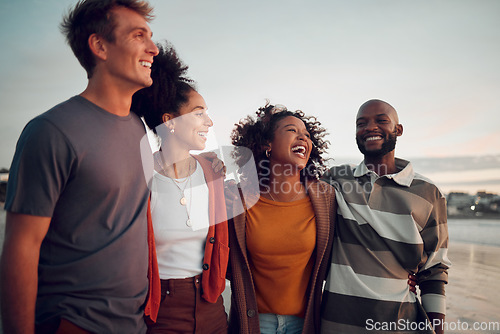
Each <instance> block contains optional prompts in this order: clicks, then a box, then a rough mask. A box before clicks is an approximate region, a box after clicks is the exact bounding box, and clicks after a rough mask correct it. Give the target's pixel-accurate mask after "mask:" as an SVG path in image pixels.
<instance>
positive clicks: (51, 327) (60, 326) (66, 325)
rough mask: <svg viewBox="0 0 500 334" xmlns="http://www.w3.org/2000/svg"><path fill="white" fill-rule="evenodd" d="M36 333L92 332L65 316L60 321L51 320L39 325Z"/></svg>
mask: <svg viewBox="0 0 500 334" xmlns="http://www.w3.org/2000/svg"><path fill="white" fill-rule="evenodd" d="M35 333H36V334H49V333H51V334H92V333H91V332H88V331H86V330H85V329H82V328H80V327H78V326H77V325H75V324H74V323H72V322H71V321H69V320H66V319H64V318H62V319H61V321H60V322H58V321H55V322H50V323H45V324H43V325H37V326H36V330H35Z"/></svg>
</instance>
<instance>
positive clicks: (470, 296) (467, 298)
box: [446, 242, 500, 333]
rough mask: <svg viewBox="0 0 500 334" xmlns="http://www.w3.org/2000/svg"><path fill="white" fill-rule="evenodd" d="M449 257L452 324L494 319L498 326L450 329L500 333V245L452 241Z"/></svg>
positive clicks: (449, 316) (448, 304) (448, 315)
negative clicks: (474, 329)
mask: <svg viewBox="0 0 500 334" xmlns="http://www.w3.org/2000/svg"><path fill="white" fill-rule="evenodd" d="M449 257H450V260H451V262H452V267H451V268H450V270H449V283H448V285H447V286H446V296H447V307H446V309H447V314H446V321H447V322H449V324H450V327H452V326H454V325H457V324H461V323H467V324H469V328H471V327H472V326H473V325H474V322H480V323H481V325H482V326H483V328H484V326H485V325H487V323H489V322H493V323H494V324H491V325H496V327H495V328H493V329H490V330H482V331H481V330H477V331H472V330H469V331H463V330H462V331H460V330H450V331H448V332H447V333H500V292H499V290H498V289H497V288H496V283H498V282H499V281H500V247H493V246H483V245H476V244H468V243H453V242H451V243H450V246H449ZM464 326H465V325H464ZM490 328H491V327H490Z"/></svg>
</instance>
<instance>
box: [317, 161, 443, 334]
mask: <svg viewBox="0 0 500 334" xmlns="http://www.w3.org/2000/svg"><path fill="white" fill-rule="evenodd" d="M396 167H397V169H398V171H399V172H398V173H396V174H389V175H384V176H380V177H379V176H378V175H377V174H376V173H375V172H373V171H370V170H369V169H368V168H367V167H366V165H365V163H364V162H362V163H361V164H359V165H358V166H357V167H355V168H352V167H351V166H348V165H342V166H337V167H333V168H332V169H330V170H329V171H328V173H327V174H326V175H325V176H324V179H325V180H326V181H327V182H330V183H331V184H332V185H333V186H334V187H335V192H336V196H337V202H338V223H337V226H336V232H335V233H336V236H335V239H334V242H333V252H332V260H331V261H332V263H331V267H330V272H329V274H328V277H327V283H326V286H325V292H324V294H323V304H322V325H321V326H322V328H321V330H322V332H323V333H363V332H373V331H376V330H377V329H380V330H392V331H394V332H398V331H399V332H412V331H414V332H418V333H425V332H426V330H428V329H429V328H428V327H427V328H424V327H423V326H424V324H423V323H422V321H425V319H426V312H437V313H442V314H445V309H446V300H445V294H444V284H445V283H447V280H448V273H447V270H448V267H449V266H450V261H449V260H448V256H447V250H448V227H447V222H446V201H445V198H444V196H443V194H442V193H441V192H440V191H439V189H438V188H437V187H436V186H435V185H434V184H433V183H432V182H431V181H430V180H428V179H427V178H425V177H423V176H421V175H419V174H416V173H415V172H414V171H413V168H412V166H411V164H410V163H409V162H408V161H405V160H402V159H396ZM408 273H414V274H415V275H416V276H417V279H418V283H419V285H420V289H421V299H422V304H420V302H419V301H418V299H417V298H416V296H415V295H414V294H413V293H412V292H410V291H409V287H408V284H407V279H408ZM429 332H431V331H429Z"/></svg>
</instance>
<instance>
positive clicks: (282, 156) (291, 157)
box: [269, 116, 312, 171]
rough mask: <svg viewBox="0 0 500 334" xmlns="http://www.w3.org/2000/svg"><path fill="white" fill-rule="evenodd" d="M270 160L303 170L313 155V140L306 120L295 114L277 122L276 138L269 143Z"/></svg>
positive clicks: (272, 162) (273, 162)
mask: <svg viewBox="0 0 500 334" xmlns="http://www.w3.org/2000/svg"><path fill="white" fill-rule="evenodd" d="M269 148H270V150H271V157H270V162H271V165H273V164H281V165H282V166H283V167H285V168H286V167H293V168H297V170H299V171H300V170H302V169H303V168H304V167H305V166H306V164H307V161H309V157H310V155H311V149H312V142H311V138H310V134H309V132H308V131H307V129H306V126H305V124H304V122H303V121H302V120H300V119H298V118H297V117H294V116H286V117H285V118H283V119H282V120H280V121H278V123H277V124H276V129H275V130H274V139H273V141H272V142H271V143H270V144H269Z"/></svg>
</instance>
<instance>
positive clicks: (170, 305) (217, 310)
mask: <svg viewBox="0 0 500 334" xmlns="http://www.w3.org/2000/svg"><path fill="white" fill-rule="evenodd" d="M157 333H214V334H216V333H217V334H218V333H227V314H226V312H225V310H224V303H223V300H222V296H219V299H218V300H217V302H216V303H214V304H212V303H209V302H207V301H206V300H204V299H203V298H201V276H195V277H189V278H185V279H169V280H161V304H160V311H159V312H158V318H157V320H156V323H154V324H152V325H149V324H148V334H157Z"/></svg>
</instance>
